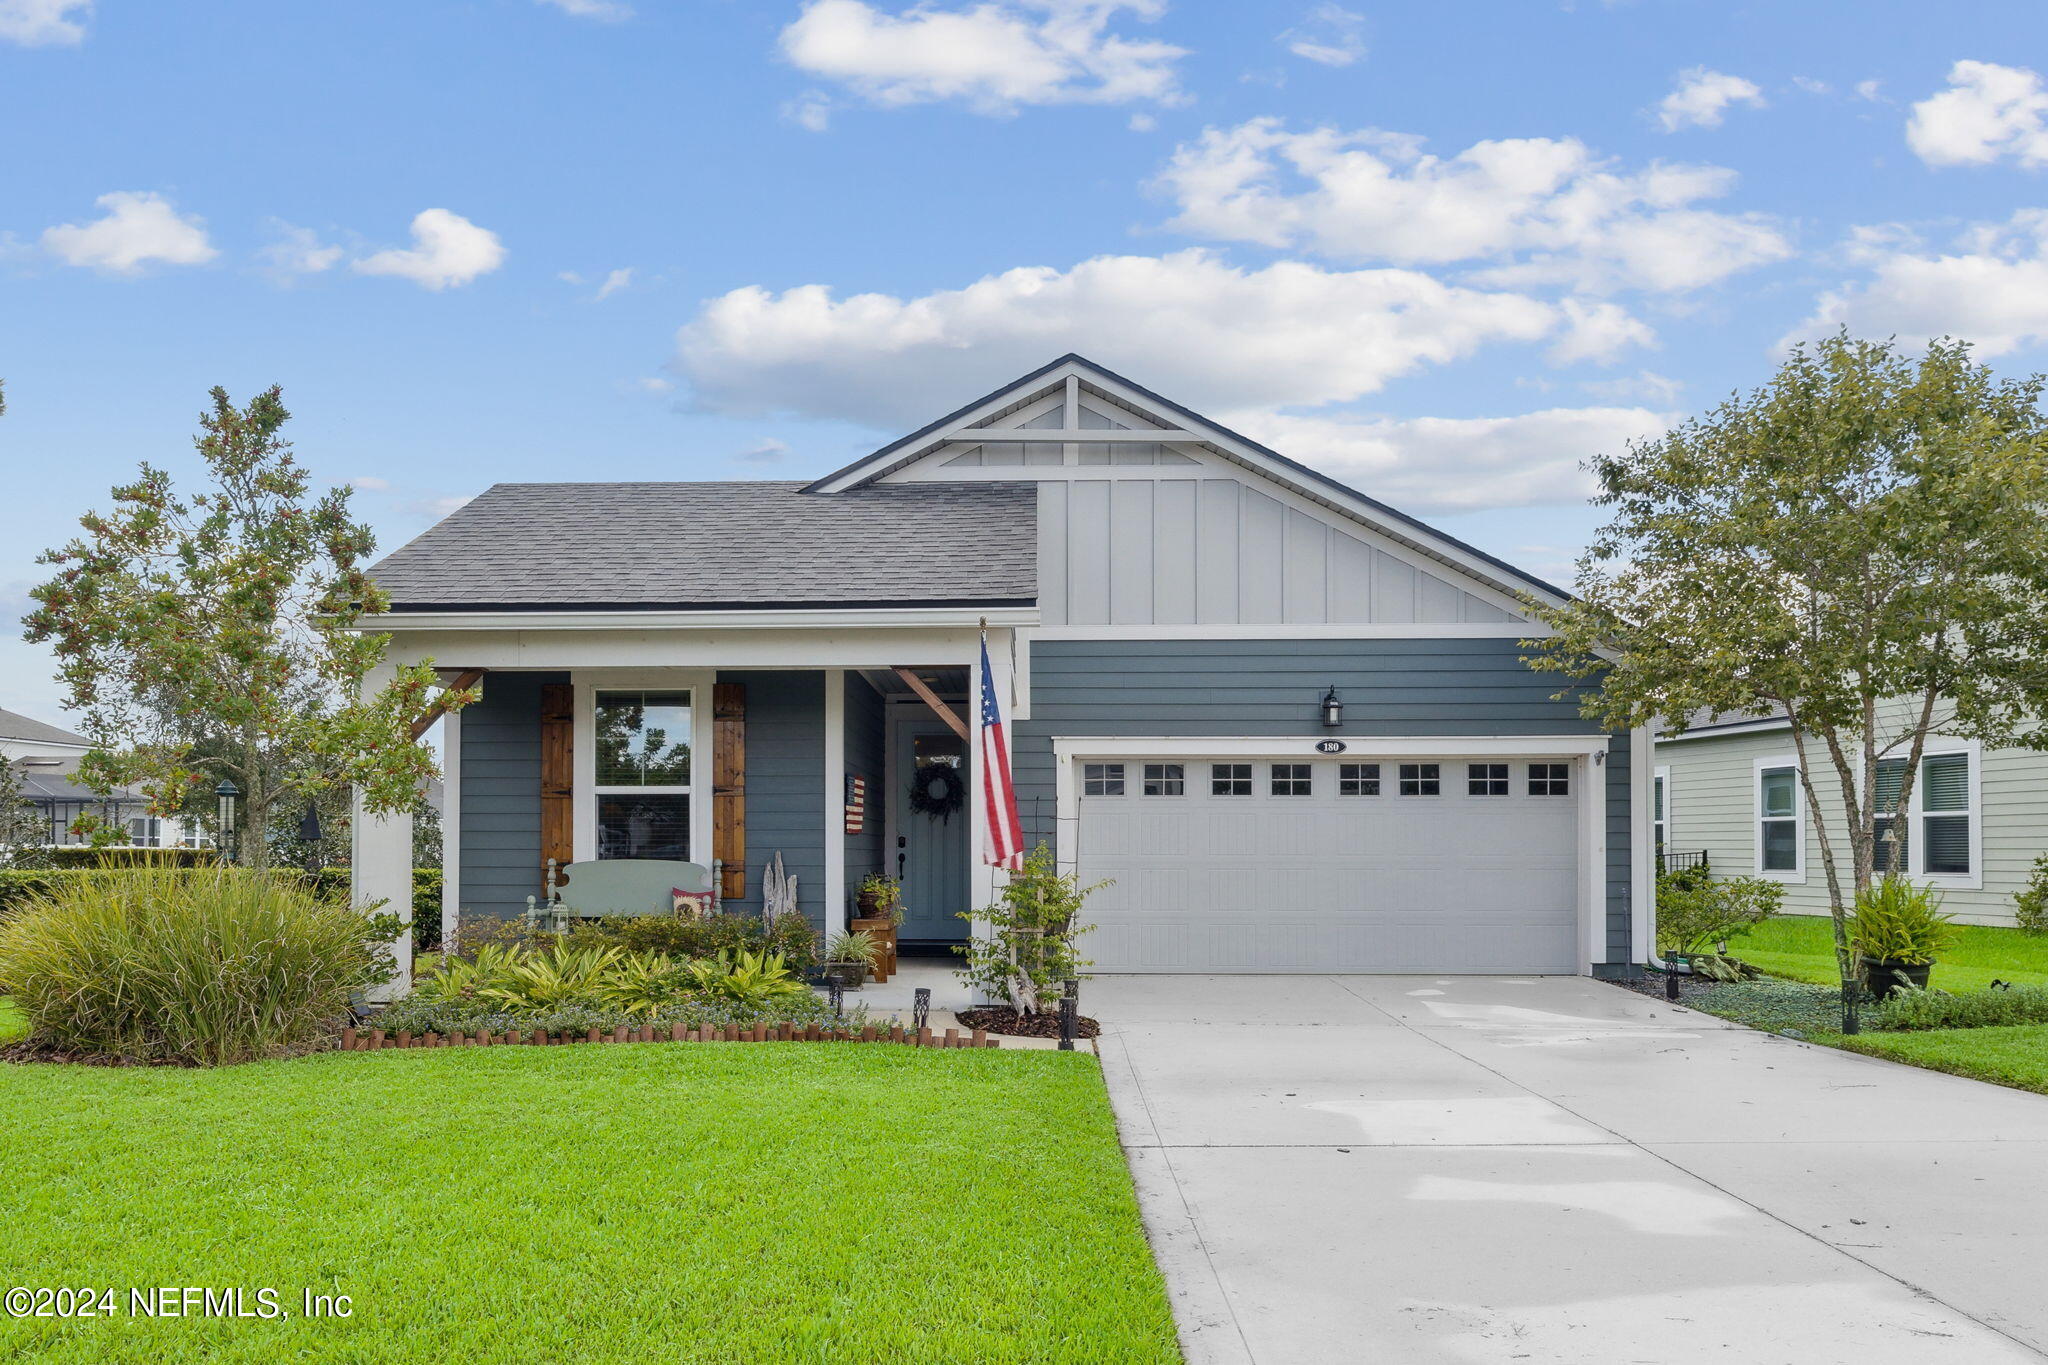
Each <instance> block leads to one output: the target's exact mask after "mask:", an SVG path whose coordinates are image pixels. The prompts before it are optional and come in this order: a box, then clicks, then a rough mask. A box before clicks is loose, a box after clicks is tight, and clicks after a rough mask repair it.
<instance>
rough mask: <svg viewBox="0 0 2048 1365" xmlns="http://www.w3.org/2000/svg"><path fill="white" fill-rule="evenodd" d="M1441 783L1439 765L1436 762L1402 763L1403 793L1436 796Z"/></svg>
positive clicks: (1405, 794)
mask: <svg viewBox="0 0 2048 1365" xmlns="http://www.w3.org/2000/svg"><path fill="white" fill-rule="evenodd" d="M1440 788H1441V783H1440V782H1439V780H1438V774H1437V765H1436V764H1434V763H1403V764H1402V765H1401V795H1403V796H1436V795H1438V794H1439V791H1440Z"/></svg>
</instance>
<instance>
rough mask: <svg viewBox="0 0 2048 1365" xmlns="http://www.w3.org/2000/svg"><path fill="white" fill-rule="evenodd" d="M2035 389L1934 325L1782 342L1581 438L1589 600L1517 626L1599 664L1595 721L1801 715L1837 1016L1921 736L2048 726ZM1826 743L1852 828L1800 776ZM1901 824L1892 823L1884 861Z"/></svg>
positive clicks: (1907, 798)
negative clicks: (1837, 986) (1771, 357)
mask: <svg viewBox="0 0 2048 1365" xmlns="http://www.w3.org/2000/svg"><path fill="white" fill-rule="evenodd" d="M2042 387H2043V378H2042V377H2041V376H2038V375H2036V376H2033V377H2031V378H2027V379H2022V380H2005V381H2001V380H1998V379H1996V378H1994V377H1993V375H1992V374H1991V372H1990V371H1989V370H1987V369H1986V368H1984V367H1983V366H1982V365H1979V364H1977V363H1976V362H1975V361H1974V360H1973V359H1972V358H1971V356H1970V353H1969V348H1968V346H1966V345H1964V344H1962V343H1958V342H1954V341H1948V340H1943V341H1940V342H1936V343H1934V344H1932V345H1930V346H1929V347H1928V348H1927V351H1926V353H1925V354H1924V355H1921V356H1919V357H1918V358H1914V357H1912V356H1910V355H1908V354H1906V353H1905V352H1903V351H1901V350H1900V349H1899V348H1898V347H1897V346H1895V345H1894V344H1892V343H1889V342H1884V343H1878V342H1865V341H1856V340H1852V339H1850V338H1849V337H1847V336H1846V335H1838V336H1836V337H1833V338H1830V339H1828V340H1826V341H1822V342H1819V343H1817V344H1815V345H1814V346H1812V347H1811V348H1800V349H1797V350H1795V351H1793V353H1792V354H1791V356H1790V357H1789V358H1788V359H1787V360H1786V361H1785V363H1784V365H1783V367H1782V368H1781V369H1780V370H1779V371H1778V373H1777V374H1776V375H1775V376H1774V377H1773V378H1772V379H1771V380H1770V382H1769V383H1767V384H1766V385H1765V386H1764V387H1763V388H1761V389H1759V390H1757V391H1756V392H1754V393H1751V394H1749V395H1747V396H1737V397H1731V398H1730V399H1729V400H1728V401H1726V402H1724V403H1722V404H1721V405H1720V406H1719V407H1717V408H1715V409H1714V410H1713V411H1712V412H1710V413H1708V414H1707V415H1706V416H1704V417H1700V418H1696V419H1693V420H1691V421H1688V422H1685V423H1683V424H1682V425H1680V426H1678V427H1677V428H1675V429H1674V430H1672V431H1671V432H1669V433H1668V434H1666V435H1665V436H1663V437H1660V438H1659V439H1657V440H1654V441H1649V442H1645V443H1642V444H1639V445H1636V446H1634V447H1632V448H1631V449H1630V450H1629V452H1628V453H1627V454H1625V455H1619V456H1605V457H1601V458H1599V459H1596V460H1595V461H1594V462H1593V466H1592V467H1593V471H1594V473H1595V474H1596V475H1597V477H1598V479H1599V482H1600V490H1601V491H1600V493H1599V495H1598V497H1597V498H1596V499H1595V503H1596V505H1599V506H1602V507H1606V508H1609V509H1611V510H1612V513H1613V516H1612V519H1611V520H1610V521H1609V522H1608V524H1607V525H1606V526H1605V527H1604V528H1603V529H1602V530H1601V532H1600V533H1599V535H1598V537H1597V538H1596V539H1595V541H1594V543H1593V545H1592V547H1591V549H1590V550H1589V551H1588V552H1587V554H1586V555H1585V557H1584V558H1582V559H1581V560H1580V562H1579V577H1578V599H1577V600H1576V601H1574V602H1571V603H1569V604H1567V605H1565V606H1562V607H1555V608H1552V607H1546V606H1543V605H1541V604H1537V603H1533V602H1532V603H1531V608H1532V610H1533V611H1534V613H1535V614H1536V615H1537V616H1539V617H1540V618H1541V619H1543V620H1544V621H1545V622H1546V623H1547V624H1548V625H1549V626H1550V627H1551V628H1552V629H1553V630H1554V631H1555V632H1556V634H1555V635H1554V636H1553V637H1552V638H1550V639H1547V640H1540V641H1529V642H1528V646H1529V647H1530V648H1531V649H1535V650H1538V651H1540V652H1539V653H1537V654H1536V655H1535V656H1534V657H1532V658H1531V659H1530V660H1529V662H1530V663H1531V664H1533V665H1534V666H1536V667H1537V668H1540V669H1547V670H1551V671H1555V672H1558V673H1561V674H1563V675H1565V676H1566V677H1569V678H1572V679H1575V680H1581V681H1583V682H1585V683H1587V684H1589V686H1588V687H1587V689H1586V690H1585V691H1584V692H1583V693H1582V696H1583V706H1584V710H1585V712H1586V714H1587V715H1589V716H1592V717H1596V718H1598V719H1600V720H1602V721H1604V722H1605V723H1606V724H1608V725H1610V726H1613V727H1616V728H1625V727H1632V726H1637V725H1645V724H1649V723H1652V722H1661V723H1662V724H1663V725H1664V726H1665V727H1667V728H1668V729H1670V730H1672V731H1682V730H1683V729H1684V728H1685V725H1686V723H1687V720H1688V718H1689V717H1691V716H1693V715H1694V714H1695V713H1696V712H1701V711H1706V712H1718V713H1723V714H1733V715H1766V714H1782V715H1784V716H1785V717H1786V718H1787V719H1788V720H1789V721H1790V723H1791V730H1792V742H1793V746H1794V748H1795V749H1796V751H1797V753H1798V756H1799V771H1800V782H1801V786H1802V788H1803V790H1804V794H1805V800H1806V805H1807V809H1808V811H1809V812H1810V814H1811V816H1812V820H1811V824H1812V826H1813V828H1814V831H1815V833H1816V834H1817V836H1818V839H1819V846H1820V857H1821V865H1822V867H1823V868H1824V870H1825V872H1826V876H1827V887H1828V903H1829V908H1830V910H1831V912H1832V914H1833V918H1834V927H1835V935H1834V936H1835V955H1836V960H1837V963H1838V965H1839V967H1840V970H1841V980H1842V1007H1843V1026H1844V1028H1845V1029H1848V1030H1853V1029H1854V1028H1855V1027H1856V1020H1855V1006H1856V997H1857V994H1858V989H1859V988H1858V984H1857V980H1856V976H1857V964H1856V962H1855V960H1854V955H1853V953H1852V951H1851V946H1850V942H1849V933H1848V926H1847V918H1846V917H1847V913H1848V909H1849V908H1850V907H1851V906H1852V905H1853V904H1854V902H1855V899H1856V897H1857V895H1858V894H1859V893H1861V892H1862V891H1864V890H1865V889H1867V888H1868V887H1869V886H1870V884H1871V877H1872V870H1873V865H1874V862H1875V853H1876V845H1877V835H1876V829H1877V826H1878V823H1879V822H1880V821H1881V820H1882V819H1883V818H1884V817H1885V816H1886V815H1888V814H1891V813H1893V812H1897V811H1902V810H1904V809H1905V808H1906V807H1907V806H1908V805H1909V803H1910V802H1911V800H1912V794H1913V783H1914V781H1915V780H1916V778H1917V777H1918V775H1919V771H1920V758H1921V755H1922V753H1923V751H1924V749H1925V747H1926V742H1927V738H1928V736H1929V735H1930V734H1932V733H1935V732H1937V731H1938V732H1940V733H1943V734H1950V735H1961V736H1966V737H1975V738H1978V739H1981V740H1983V741H1984V742H1986V743H1990V744H2002V745H2011V744H2024V745H2028V746H2031V747H2036V748H2048V732H2044V731H2043V730H2042V729H2040V728H2039V727H2038V725H2037V724H2036V717H2038V716H2040V715H2042V714H2043V713H2044V712H2048V517H2044V513H2043V509H2044V508H2048V420H2044V418H2043V415H2042V413H2041V411H2040V409H2039V407H2038V405H2037V400H2038V399H2039V397H2040V395H2041V392H2042ZM1901 703H1903V705H1902V704H1901ZM1895 716H1902V717H1903V718H1902V719H1891V717H1895ZM1888 758H1903V759H1904V760H1905V762H1904V764H1903V772H1902V774H1901V782H1902V785H1901V787H1900V789H1899V790H1898V791H1897V793H1896V795H1895V796H1893V797H1892V798H1891V799H1890V800H1888V801H1886V802H1885V803H1884V808H1883V809H1880V808H1879V799H1878V793H1879V790H1880V785H1879V782H1878V765H1879V762H1880V760H1884V759H1888ZM1823 763H1824V764H1826V765H1828V766H1830V767H1832V769H1833V770H1834V773H1835V776H1836V778H1837V779H1838V782H1839V788H1840V795H1839V800H1840V803H1841V809H1840V811H1839V816H1840V819H1839V821H1838V822H1837V823H1836V825H1835V826H1834V827H1833V829H1835V830H1841V831H1846V833H1847V836H1848V847H1847V848H1846V849H1844V848H1842V847H1841V846H1840V845H1839V842H1838V839H1837V836H1836V834H1835V833H1834V832H1832V830H1831V827H1830V824H1829V822H1828V819H1827V813H1826V812H1825V811H1824V810H1823V809H1822V800H1821V796H1820V794H1819V792H1818V790H1817V789H1816V787H1815V784H1814V781H1813V774H1814V772H1815V770H1816V768H1817V767H1818V766H1819V765H1820V764H1823ZM1903 823H1904V822H1903V820H1899V819H1893V820H1891V821H1890V825H1891V830H1890V832H1889V834H1888V836H1887V837H1888V839H1889V840H1890V841H1891V845H1890V846H1891V848H1892V849H1893V851H1894V857H1893V858H1892V859H1891V865H1892V866H1897V865H1898V864H1899V860H1898V859H1897V857H1896V849H1897V847H1898V845H1897V842H1896V841H1897V838H1898V833H1899V829H1898V827H1899V826H1900V825H1902V824H1903Z"/></svg>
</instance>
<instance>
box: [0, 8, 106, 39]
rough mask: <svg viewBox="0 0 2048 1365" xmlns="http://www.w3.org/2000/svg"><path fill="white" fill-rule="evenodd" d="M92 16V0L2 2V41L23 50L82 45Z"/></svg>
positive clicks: (0, 9)
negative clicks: (87, 23)
mask: <svg viewBox="0 0 2048 1365" xmlns="http://www.w3.org/2000/svg"><path fill="white" fill-rule="evenodd" d="M91 16H92V0H0V42H9V43H19V44H21V45H22V46H23V47H50V46H69V45H71V44H74V43H81V42H84V41H85V20H87V19H88V18H90V17H91Z"/></svg>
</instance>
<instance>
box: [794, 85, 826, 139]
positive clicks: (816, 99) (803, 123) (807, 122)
mask: <svg viewBox="0 0 2048 1365" xmlns="http://www.w3.org/2000/svg"><path fill="white" fill-rule="evenodd" d="M782 116H783V117H784V118H785V119H788V120H789V121H790V122H791V123H794V124H795V125H796V126H797V127H799V128H802V129H803V130H805V131H806V132H811V133H822V132H824V131H825V130H826V129H827V128H830V127H831V126H832V97H831V96H829V95H827V94H825V93H824V92H822V91H818V90H807V91H805V92H804V93H803V94H801V95H799V96H797V97H796V98H795V99H793V100H786V101H784V103H783V106H782Z"/></svg>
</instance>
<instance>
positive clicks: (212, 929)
mask: <svg viewBox="0 0 2048 1365" xmlns="http://www.w3.org/2000/svg"><path fill="white" fill-rule="evenodd" d="M375 931H376V926H375V925H374V924H373V922H372V921H370V920H366V919H365V918H364V917H363V916H362V915H360V914H357V913H356V912H355V911H353V910H351V909H349V908H348V907H347V906H342V905H336V904H333V903H332V902H328V901H323V900H320V899H318V898H317V897H314V896H312V895H310V894H309V893H307V892H306V891H305V890H304V889H303V888H301V887H299V886H297V885H295V884H293V883H291V882H290V881H288V880H285V879H283V878H264V877H259V876H255V875H251V874H248V873H244V872H237V871H233V870H226V869H199V870H194V871H189V872H180V871H167V870H139V869H138V870H123V871H112V872H97V873H90V874H87V875H85V876H83V877H80V878H77V879H71V880H66V881H64V882H62V883H59V884H57V885H56V886H55V887H53V888H52V889H51V890H49V891H46V892H42V893H39V894H38V895H36V896H35V897H33V898H32V899H30V900H29V901H28V902H27V903H26V904H24V905H22V906H21V907H20V908H19V909H18V910H17V911H16V913H15V914H14V915H13V916H12V917H11V918H9V919H8V920H7V921H6V922H5V923H0V990H5V991H11V992H12V993H13V995H14V998H15V1003H16V1004H17V1005H18V1006H19V1007H20V1009H21V1011H22V1013H23V1015H24V1016H26V1018H27V1020H28V1024H29V1034H30V1041H31V1042H33V1043H36V1044H39V1045H42V1046H45V1047H48V1048H51V1049H53V1050H56V1051H61V1052H66V1053H74V1054H83V1055H98V1056H119V1057H128V1058H132V1059H135V1060H138V1061H152V1062H192V1063H199V1064H204V1065H222V1064H225V1063H229V1062H241V1061H248V1060H250V1059H252V1058H256V1057H263V1056H270V1055H275V1054H278V1053H281V1052H286V1051H290V1050H292V1049H295V1048H299V1047H303V1046H306V1045H308V1044H310V1043H312V1042H314V1041H315V1040H317V1039H318V1038H319V1037H320V1036H321V1035H322V1034H323V1033H324V1032H325V1031H326V1030H327V1029H328V1028H330V1027H331V1026H332V1025H333V1024H334V1023H335V1022H336V1021H337V1020H339V1019H341V1018H343V1017H344V1016H346V1014H347V1013H348V1007H349V997H350V994H351V993H352V992H354V991H357V990H360V989H362V988H364V987H367V986H370V985H373V984H375V983H376V982H377V981H380V980H382V979H384V978H385V976H386V975H387V974H388V971H389V963H388V962H387V961H385V960H384V959H383V957H382V954H381V953H380V952H379V951H378V949H377V947H376V945H375V944H374V943H373V942H372V941H371V938H370V936H371V934H373V933H374V932H375Z"/></svg>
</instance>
